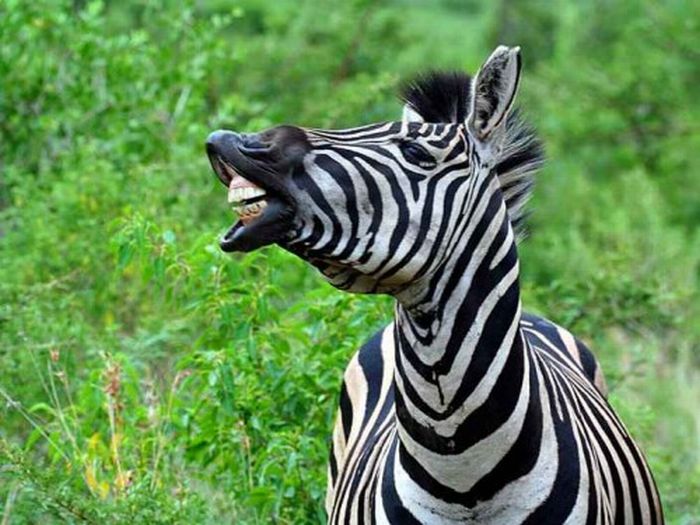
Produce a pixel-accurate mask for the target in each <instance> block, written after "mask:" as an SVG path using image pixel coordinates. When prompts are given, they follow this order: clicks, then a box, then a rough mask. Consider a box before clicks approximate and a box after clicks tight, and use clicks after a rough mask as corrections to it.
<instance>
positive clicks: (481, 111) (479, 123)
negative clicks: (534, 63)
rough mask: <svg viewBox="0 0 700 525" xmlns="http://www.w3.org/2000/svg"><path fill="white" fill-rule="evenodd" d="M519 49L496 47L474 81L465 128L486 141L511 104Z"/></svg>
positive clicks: (517, 73) (518, 63)
mask: <svg viewBox="0 0 700 525" xmlns="http://www.w3.org/2000/svg"><path fill="white" fill-rule="evenodd" d="M520 66H521V63H520V48H519V47H506V46H498V47H497V48H496V49H495V50H494V52H493V53H491V56H490V57H489V58H488V59H487V60H486V62H484V65H483V66H481V69H479V72H478V73H477V74H476V77H475V78H474V83H473V85H472V93H474V96H473V97H472V101H471V108H470V111H469V116H468V117H467V126H468V128H469V131H470V132H471V133H472V134H473V135H474V136H475V137H476V138H477V139H479V140H481V141H486V140H487V139H488V138H489V136H490V135H491V133H492V132H493V131H494V130H495V129H496V128H498V126H499V125H500V124H501V123H503V122H505V117H506V116H507V115H508V111H509V110H510V108H511V107H512V105H513V100H514V99H515V93H516V91H517V90H518V83H519V81H520Z"/></svg>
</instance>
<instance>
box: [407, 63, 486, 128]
mask: <svg viewBox="0 0 700 525" xmlns="http://www.w3.org/2000/svg"><path fill="white" fill-rule="evenodd" d="M471 89H472V79H471V77H470V76H469V75H467V74H466V73H462V72H460V71H431V72H429V73H426V74H424V75H420V76H419V77H417V78H416V79H414V80H413V81H411V82H408V83H407V84H404V85H403V87H402V88H401V98H402V99H403V101H404V102H405V103H406V104H408V105H409V106H411V108H412V109H413V110H414V111H415V112H416V113H418V114H419V115H420V116H421V117H423V119H424V120H425V121H426V122H444V123H451V122H464V121H465V120H466V118H467V115H468V114H469V100H470V98H471Z"/></svg>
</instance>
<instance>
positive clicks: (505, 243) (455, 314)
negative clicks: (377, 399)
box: [394, 194, 530, 493]
mask: <svg viewBox="0 0 700 525" xmlns="http://www.w3.org/2000/svg"><path fill="white" fill-rule="evenodd" d="M498 197H499V195H498V194H496V195H495V197H494V198H495V199H497V198H498ZM496 204H498V201H496ZM497 210H498V211H496V212H492V213H488V212H487V213H484V216H483V217H482V219H481V221H480V224H478V225H477V226H476V227H475V228H474V230H473V232H472V235H471V236H470V237H469V239H468V240H467V241H466V242H465V245H464V246H462V247H461V248H462V249H460V250H454V253H455V256H454V257H453V260H448V261H446V264H445V265H444V267H443V269H442V271H441V272H439V273H438V274H436V275H435V276H433V279H432V282H431V287H432V289H431V290H430V291H429V292H427V293H426V294H424V297H427V298H428V299H427V300H423V301H422V302H421V303H420V305H418V306H419V307H416V305H412V306H409V307H407V306H405V305H402V304H401V302H400V301H399V302H398V303H397V308H396V322H395V328H394V343H395V345H396V350H395V359H396V366H395V372H394V383H395V387H396V413H397V423H398V435H399V439H400V444H401V446H400V447H399V453H400V455H401V463H402V466H403V467H404V469H405V470H406V472H407V473H408V475H409V477H410V478H411V479H416V480H422V482H421V483H420V484H421V485H429V486H432V485H435V484H437V486H439V487H443V488H445V487H450V489H451V490H455V491H456V492H455V493H463V492H464V491H465V490H466V491H468V490H469V489H470V488H472V487H471V485H470V480H474V483H475V482H476V481H475V480H478V479H479V476H480V474H483V472H482V470H483V468H484V465H492V462H491V459H492V460H493V461H496V460H497V459H498V460H500V457H499V454H501V453H504V454H505V452H506V451H508V450H510V449H511V448H512V446H513V444H514V442H515V440H517V439H518V436H519V435H520V431H521V429H522V427H523V423H524V419H525V415H526V412H528V406H529V405H530V395H529V392H530V388H529V387H530V381H529V379H528V376H529V372H528V369H529V367H528V363H527V362H526V359H525V351H524V342H523V340H522V338H521V334H520V332H519V323H520V315H521V306H520V289H519V282H518V278H519V265H518V257H517V250H516V246H515V239H514V236H513V232H512V228H511V227H510V223H509V221H508V218H507V214H506V212H505V207H504V205H503V202H502V200H501V201H500V206H498V207H497ZM492 466H493V465H492ZM456 472H459V473H460V474H459V475H456V474H455V473H456ZM455 483H456V484H457V486H455ZM424 488H426V487H424ZM426 490H427V488H426Z"/></svg>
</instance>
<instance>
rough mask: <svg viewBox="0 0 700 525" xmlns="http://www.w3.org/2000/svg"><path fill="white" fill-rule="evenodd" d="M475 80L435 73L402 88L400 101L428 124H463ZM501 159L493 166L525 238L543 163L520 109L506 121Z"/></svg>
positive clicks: (539, 146)
mask: <svg viewBox="0 0 700 525" xmlns="http://www.w3.org/2000/svg"><path fill="white" fill-rule="evenodd" d="M471 92H472V79H471V77H470V76H469V75H467V74H465V73H462V72H459V71H433V72H429V73H426V74H423V75H420V76H418V77H417V78H416V79H414V80H413V81H411V82H408V83H406V84H404V85H403V87H402V88H401V93H400V94H401V98H402V99H403V101H404V102H405V103H406V104H407V105H408V106H409V107H410V108H411V109H413V111H415V112H416V113H418V114H419V115H420V116H421V117H422V118H423V120H424V121H425V122H432V123H440V122H442V123H446V124H449V123H455V124H457V123H460V122H465V121H466V119H467V116H468V115H469V106H470V101H471ZM502 146H503V147H502V149H501V155H500V157H499V159H498V161H497V162H496V164H495V166H494V168H493V169H494V171H495V172H496V175H497V176H498V180H499V182H500V184H501V190H502V191H503V198H504V200H505V203H506V209H507V210H508V216H509V217H510V221H511V224H512V225H513V231H514V232H515V234H516V235H517V236H518V237H519V238H521V237H522V236H523V235H524V229H525V224H524V223H525V219H526V218H527V215H528V214H527V211H526V210H525V204H526V203H527V201H528V199H529V198H530V195H531V194H532V186H533V183H534V175H535V172H536V171H537V170H538V169H539V167H540V166H541V165H542V163H543V162H544V150H543V148H542V142H541V141H540V140H539V138H538V137H537V135H536V134H535V132H534V130H533V129H532V127H530V126H529V125H528V124H527V123H526V122H525V121H524V120H523V119H522V117H521V115H520V111H518V110H517V109H516V110H514V111H511V112H510V114H509V115H508V119H507V120H506V133H505V136H504V138H503V145H502Z"/></svg>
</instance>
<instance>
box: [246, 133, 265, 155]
mask: <svg viewBox="0 0 700 525" xmlns="http://www.w3.org/2000/svg"><path fill="white" fill-rule="evenodd" d="M238 147H239V149H241V150H242V151H245V152H246V153H255V152H263V151H264V152H267V151H269V150H270V144H269V143H268V142H265V141H263V140H262V139H261V137H260V135H259V134H257V133H255V134H244V135H241V136H240V143H239V144H238Z"/></svg>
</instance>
